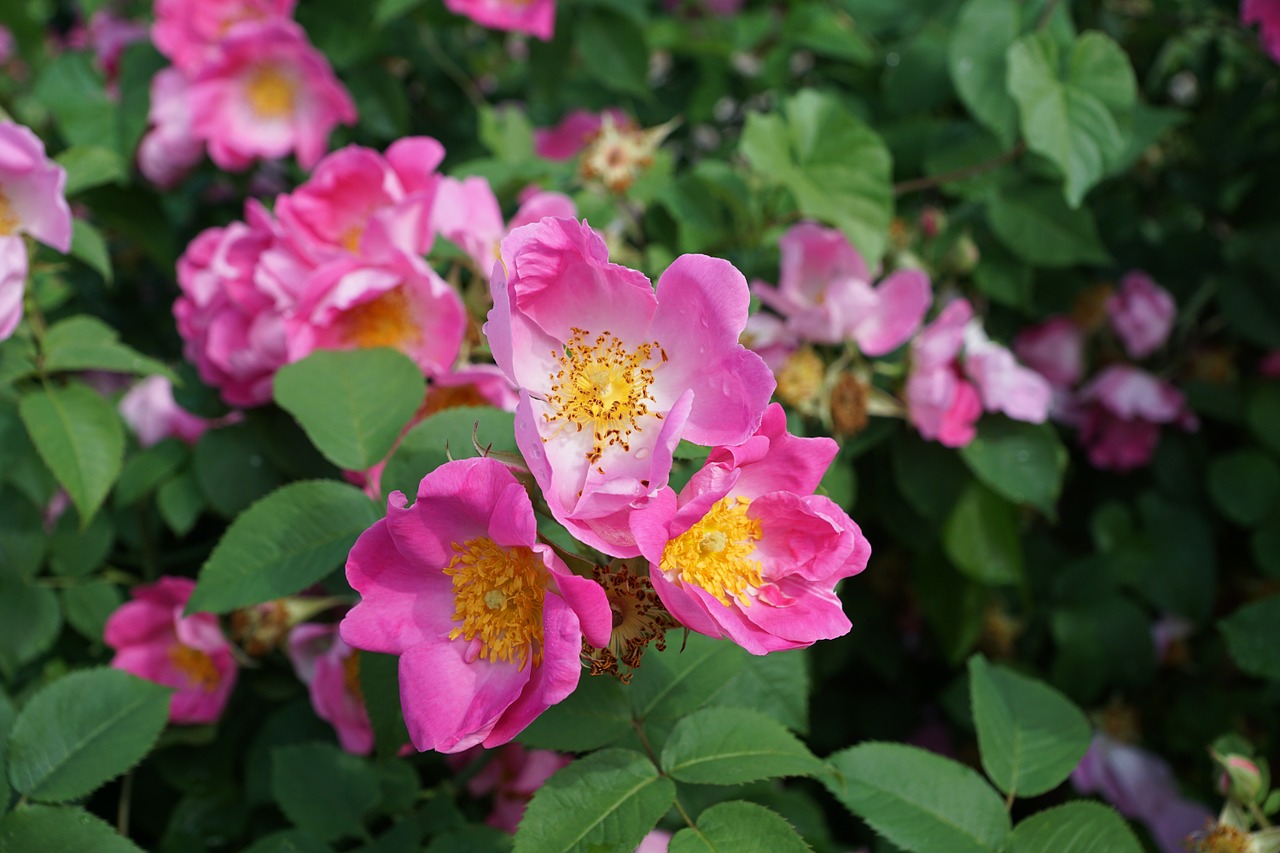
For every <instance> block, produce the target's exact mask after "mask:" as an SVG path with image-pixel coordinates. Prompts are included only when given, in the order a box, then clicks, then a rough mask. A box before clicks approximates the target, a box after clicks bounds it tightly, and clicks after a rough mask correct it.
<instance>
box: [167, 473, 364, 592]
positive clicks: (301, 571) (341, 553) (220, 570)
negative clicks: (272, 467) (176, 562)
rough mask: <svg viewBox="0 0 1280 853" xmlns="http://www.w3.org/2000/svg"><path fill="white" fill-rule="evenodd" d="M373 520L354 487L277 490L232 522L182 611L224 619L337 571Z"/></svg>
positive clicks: (307, 484)
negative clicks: (239, 608) (214, 614)
mask: <svg viewBox="0 0 1280 853" xmlns="http://www.w3.org/2000/svg"><path fill="white" fill-rule="evenodd" d="M377 520H378V510H377V508H376V507H375V506H374V505H373V502H372V501H370V500H369V498H368V497H366V496H365V495H364V493H363V492H361V491H360V490H359V489H357V488H356V487H355V486H351V485H348V484H346V483H338V482H335V481H333V480H305V481H301V482H297V483H290V484H289V485H287V486H282V487H280V488H279V489H277V490H276V491H274V492H272V493H271V494H269V495H267V496H266V497H265V498H263V499H262V500H260V501H258V502H257V503H255V504H254V505H253V506H251V507H249V509H247V510H246V511H245V512H244V513H243V514H242V515H240V516H239V517H238V518H236V520H235V521H233V522H231V526H230V527H228V528H227V531H226V533H224V534H223V536H222V539H221V540H220V541H219V542H218V545H217V547H215V548H214V549H213V553H212V554H210V555H209V559H208V561H207V562H206V563H205V564H204V566H203V567H202V568H201V569H200V577H199V580H198V582H197V584H196V588H195V591H194V592H193V593H192V594H191V600H190V601H189V602H188V604H187V612H189V613H195V612H197V611H209V612H213V613H226V612H227V611H229V610H234V609H235V608H237V607H245V606H247V605H250V604H259V603H261V602H263V601H270V600H272V599H274V598H280V597H281V596H285V595H292V594H293V593H295V592H297V591H298V590H300V589H304V588H306V587H308V586H310V585H311V584H313V583H315V582H317V581H319V580H321V579H323V578H324V577H325V576H326V575H328V574H329V573H330V572H332V571H333V570H334V569H336V568H338V567H340V566H342V565H343V563H344V562H345V561H346V557H347V553H348V552H349V551H350V550H351V546H352V545H354V544H355V541H356V538H357V537H358V536H359V535H360V534H361V533H363V532H364V531H365V530H366V529H367V528H369V527H370V526H372V525H373V523H374V522H375V521H377Z"/></svg>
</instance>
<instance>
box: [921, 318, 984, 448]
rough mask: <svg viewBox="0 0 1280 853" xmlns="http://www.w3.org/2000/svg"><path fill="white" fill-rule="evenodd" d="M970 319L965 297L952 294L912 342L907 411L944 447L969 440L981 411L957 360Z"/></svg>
mask: <svg viewBox="0 0 1280 853" xmlns="http://www.w3.org/2000/svg"><path fill="white" fill-rule="evenodd" d="M972 318H973V308H972V307H971V306H970V305H969V302H968V301H967V300H964V299H956V300H954V301H953V302H951V303H949V304H948V305H947V306H946V307H945V308H943V309H942V313H940V314H939V315H938V316H937V317H936V318H935V319H934V321H933V322H932V323H930V324H929V325H928V326H926V327H925V328H924V330H923V331H921V332H920V334H919V335H917V336H916V339H915V340H914V341H912V342H911V372H910V374H909V375H908V376H907V387H906V397H907V416H908V418H909V419H910V420H911V423H912V424H914V425H915V428H916V429H917V430H918V431H919V433H920V435H921V436H923V437H924V438H927V439H929V440H931V441H938V442H940V443H942V444H944V445H946V446H947V447H963V446H964V445H966V444H968V443H969V442H970V441H973V438H974V436H975V435H977V427H976V424H977V422H978V418H979V417H980V416H981V415H982V401H981V399H980V398H979V396H978V391H977V389H976V388H974V387H973V385H971V384H970V383H969V382H967V381H966V380H965V379H964V378H963V377H962V376H961V373H960V365H959V361H958V359H959V355H960V349H961V347H962V346H963V344H964V329H965V326H966V325H968V323H969V321H970V320H971V319H972Z"/></svg>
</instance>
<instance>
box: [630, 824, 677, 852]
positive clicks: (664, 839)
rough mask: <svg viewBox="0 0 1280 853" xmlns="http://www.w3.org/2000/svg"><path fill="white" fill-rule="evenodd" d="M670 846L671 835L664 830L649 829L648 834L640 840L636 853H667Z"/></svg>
mask: <svg viewBox="0 0 1280 853" xmlns="http://www.w3.org/2000/svg"><path fill="white" fill-rule="evenodd" d="M670 845H671V833H669V832H667V831H666V830H665V829H651V830H649V834H648V835H646V836H645V837H644V838H642V839H641V840H640V845H639V846H638V847H636V853H667V849H668V848H669V847H670Z"/></svg>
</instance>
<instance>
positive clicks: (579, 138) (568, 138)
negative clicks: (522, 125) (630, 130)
mask: <svg viewBox="0 0 1280 853" xmlns="http://www.w3.org/2000/svg"><path fill="white" fill-rule="evenodd" d="M606 115H609V116H612V118H613V123H614V124H615V125H617V126H619V127H624V126H631V125H632V124H634V123H633V122H632V121H631V119H630V118H629V117H628V116H627V114H626V113H624V112H623V111H622V110H620V109H617V108H616V107H611V108H610V109H607V110H604V111H602V112H598V113H593V112H590V111H588V110H571V111H570V112H569V113H568V114H567V115H566V116H565V117H564V118H563V119H561V120H560V123H559V124H557V125H555V126H553V127H540V128H538V129H536V130H535V131H534V132H533V150H534V153H535V154H537V155H538V156H539V157H542V158H543V159H545V160H556V161H564V160H572V159H573V158H574V157H577V156H578V154H579V153H580V152H581V151H582V149H583V148H585V147H586V146H587V143H588V142H590V141H591V139H592V137H594V136H595V135H596V134H597V133H599V132H600V125H601V124H602V123H603V122H604V117H605V116H606Z"/></svg>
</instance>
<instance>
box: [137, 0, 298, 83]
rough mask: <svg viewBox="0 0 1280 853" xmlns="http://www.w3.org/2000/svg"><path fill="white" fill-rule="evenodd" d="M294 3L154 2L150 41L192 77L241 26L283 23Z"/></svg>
mask: <svg viewBox="0 0 1280 853" xmlns="http://www.w3.org/2000/svg"><path fill="white" fill-rule="evenodd" d="M294 3H295V0H156V4H155V16H156V20H155V24H154V25H153V26H152V29H151V38H152V39H153V40H154V41H155V44H156V49H158V50H159V51H160V52H161V53H163V54H164V55H165V56H167V57H168V58H169V60H170V61H171V62H172V63H173V64H174V65H176V66H178V67H179V68H181V69H182V70H183V71H185V72H187V73H189V74H194V73H195V72H196V71H197V70H198V69H199V68H200V67H201V66H202V65H204V64H205V62H207V61H208V60H209V59H211V58H212V57H213V55H214V54H215V53H216V52H217V49H218V45H219V44H221V43H222V40H223V39H224V38H226V37H227V36H228V35H230V34H231V33H232V32H233V31H234V30H236V29H237V28H238V27H240V26H241V25H244V24H247V25H250V26H252V25H254V24H260V23H263V22H266V21H284V20H288V19H289V18H290V17H291V16H292V15H293V6H294Z"/></svg>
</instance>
